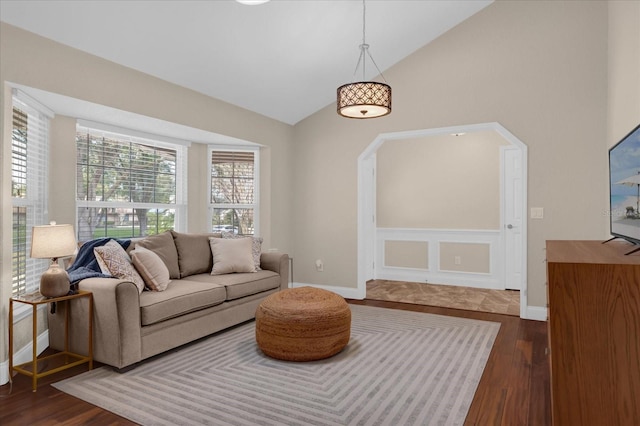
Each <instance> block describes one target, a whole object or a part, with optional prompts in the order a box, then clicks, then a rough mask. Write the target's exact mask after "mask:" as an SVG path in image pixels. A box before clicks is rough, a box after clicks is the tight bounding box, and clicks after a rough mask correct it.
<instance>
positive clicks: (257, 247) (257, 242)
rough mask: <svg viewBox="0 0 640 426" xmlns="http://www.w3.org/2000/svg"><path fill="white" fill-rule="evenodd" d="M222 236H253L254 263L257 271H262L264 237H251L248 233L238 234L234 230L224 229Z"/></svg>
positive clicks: (252, 252)
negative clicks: (261, 257)
mask: <svg viewBox="0 0 640 426" xmlns="http://www.w3.org/2000/svg"><path fill="white" fill-rule="evenodd" d="M222 238H226V239H234V238H251V240H252V241H251V242H252V246H251V254H252V256H253V263H254V265H255V267H256V272H257V271H262V268H260V254H262V237H250V236H246V235H236V234H234V233H233V232H228V231H223V232H222Z"/></svg>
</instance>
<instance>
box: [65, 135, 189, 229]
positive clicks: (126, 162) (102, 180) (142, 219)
mask: <svg viewBox="0 0 640 426" xmlns="http://www.w3.org/2000/svg"><path fill="white" fill-rule="evenodd" d="M76 144H77V168H76V172H77V204H78V234H79V235H78V239H79V240H81V241H86V240H89V239H92V238H96V237H103V236H108V237H114V238H119V237H142V236H147V235H153V234H157V233H160V232H164V231H166V230H169V229H173V228H174V225H175V216H176V203H177V199H178V198H179V193H178V192H179V191H178V185H177V168H178V164H179V161H178V156H179V155H178V150H177V149H172V148H167V147H162V146H157V145H155V144H154V143H153V141H145V140H134V139H133V138H129V137H127V136H123V135H116V134H108V133H105V132H99V131H95V130H92V129H86V128H80V129H79V131H78V133H77V135H76Z"/></svg>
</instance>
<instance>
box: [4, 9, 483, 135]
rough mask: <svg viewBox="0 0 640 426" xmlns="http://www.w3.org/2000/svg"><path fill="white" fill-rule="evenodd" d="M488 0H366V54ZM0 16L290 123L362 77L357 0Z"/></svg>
mask: <svg viewBox="0 0 640 426" xmlns="http://www.w3.org/2000/svg"><path fill="white" fill-rule="evenodd" d="M491 1H492V0H471V1H455V0H445V1H435V0H422V1H421V0H408V1H404V0H372V1H367V2H366V41H367V43H368V44H369V45H370V46H371V47H370V52H371V54H372V55H373V58H374V59H375V61H376V63H377V65H378V67H379V68H380V69H381V70H382V72H383V73H384V71H385V70H386V69H388V68H389V67H391V66H393V65H394V64H396V63H397V62H399V61H401V60H402V59H403V58H405V57H407V56H408V55H410V54H411V53H413V52H414V51H416V50H417V49H419V48H421V47H423V46H424V45H426V44H428V43H429V42H431V41H432V40H434V39H435V38H437V37H438V36H439V35H441V34H443V33H444V32H446V31H448V30H449V29H451V28H453V27H454V26H456V25H458V24H459V23H460V22H462V21H464V20H465V19H467V18H469V17H470V16H472V15H473V14H475V13H476V12H478V11H479V10H481V9H483V8H484V7H486V6H487V5H489V4H490V3H491ZM0 20H2V21H4V22H6V23H9V24H11V25H14V26H17V27H20V28H23V29H25V30H28V31H31V32H34V33H36V34H39V35H41V36H44V37H47V38H50V39H52V40H55V41H57V42H60V43H62V44H65V45H68V46H71V47H74V48H77V49H80V50H82V51H85V52H88V53H91V54H93V55H96V56H99V57H102V58H105V59H108V60H110V61H113V62H116V63H118V64H121V65H124V66H127V67H130V68H133V69H136V70H138V71H142V72H144V73H147V74H150V75H153V76H155V77H159V78H161V79H163V80H167V81H170V82H172V83H175V84H178V85H180V86H183V87H187V88H189V89H192V90H195V91H197V92H200V93H203V94H206V95H208V96H212V97H214V98H217V99H220V100H223V101H226V102H229V103H231V104H234V105H237V106H240V107H242V108H246V109H248V110H251V111H254V112H257V113H260V114H262V115H265V116H267V117H271V118H274V119H276V120H279V121H282V122H284V123H288V124H295V123H297V122H298V121H300V120H302V119H304V118H305V117H307V116H309V115H311V114H313V113H314V112H316V111H318V110H319V109H321V108H324V107H325V106H327V105H329V104H331V103H333V102H335V94H336V88H337V87H338V86H340V85H341V84H345V83H349V82H351V81H353V80H354V78H355V79H356V80H360V79H362V75H358V76H355V77H354V70H355V67H356V62H357V59H358V55H359V45H360V44H361V43H362V30H363V28H362V24H363V3H362V2H361V1H357V0H354V1H351V0H330V1H321V0H298V1H294V0H289V1H287V0H272V1H270V2H268V3H265V4H262V5H258V6H247V5H242V4H239V3H237V2H236V1H234V0H209V1H203V0H199V1H189V0H185V1H171V0H161V1H152V0H143V1H136V0H133V1H107V0H103V1H58V0H51V1H30V0H24V1H14V0H2V1H1V2H0ZM366 71H367V72H366V78H367V79H369V78H373V77H375V75H376V74H377V72H376V71H375V68H374V67H373V66H371V64H370V63H369V64H368V66H367V69H366ZM389 83H390V84H391V85H392V86H393V81H389Z"/></svg>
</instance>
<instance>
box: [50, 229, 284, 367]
mask: <svg viewBox="0 0 640 426" xmlns="http://www.w3.org/2000/svg"><path fill="white" fill-rule="evenodd" d="M212 235H214V234H183V233H177V232H173V231H171V232H166V233H163V234H159V235H155V236H152V237H147V238H144V239H142V240H139V241H134V242H132V243H131V246H130V247H129V248H128V249H127V252H129V253H131V252H132V250H133V249H135V247H137V246H141V247H145V248H147V249H149V250H151V251H153V252H154V253H156V254H157V255H158V256H159V257H160V258H161V259H162V261H163V262H164V263H165V264H166V266H167V269H168V270H169V274H170V278H171V281H170V282H169V284H168V286H167V288H166V290H164V291H142V292H141V293H140V291H139V289H138V287H137V286H136V285H135V284H134V283H133V282H131V280H125V279H116V278H87V279H84V280H82V281H80V283H79V289H80V290H87V291H91V292H92V293H93V301H94V316H93V318H94V321H93V355H94V359H95V360H96V361H99V362H101V363H104V364H108V365H111V366H113V367H116V368H117V369H124V368H125V367H130V366H133V365H134V364H135V363H137V362H139V361H142V360H144V359H146V358H149V357H152V356H154V355H157V354H160V353H162V352H165V351H167V350H170V349H173V348H176V347H178V346H180V345H183V344H185V343H188V342H191V341H193V340H196V339H199V338H201V337H204V336H207V335H209V334H211V333H215V332H217V331H220V330H223V329H225V328H228V327H231V326H233V325H236V324H239V323H242V322H244V321H247V320H250V319H253V318H254V317H255V312H256V308H257V306H258V305H259V304H260V302H261V301H262V300H264V299H265V298H266V297H267V296H269V295H271V294H273V293H276V292H278V291H280V290H281V289H285V288H287V286H288V279H289V278H288V277H289V257H288V255H287V254H282V253H261V254H260V253H258V254H256V258H255V259H256V261H258V259H259V263H260V268H261V270H259V271H256V272H247V273H229V274H224V275H211V274H210V271H211V269H212V266H213V256H212V252H211V247H210V243H209V237H210V236H212ZM258 256H259V257H258ZM66 309H67V307H66V306H65V304H64V303H60V304H59V306H58V307H57V309H56V312H55V313H53V314H52V313H49V316H48V319H49V339H50V346H51V347H53V348H54V349H58V350H62V349H63V347H64V318H65V314H66ZM87 314H88V301H87V300H86V299H85V298H80V299H77V300H74V301H72V305H71V310H70V315H71V317H70V329H69V333H70V349H71V350H72V351H74V352H78V353H83V354H84V353H86V352H87V345H86V342H87V340H86V339H87V331H88V324H87V322H88V321H87V319H86V318H87V316H88V315H87Z"/></svg>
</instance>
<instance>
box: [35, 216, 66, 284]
mask: <svg viewBox="0 0 640 426" xmlns="http://www.w3.org/2000/svg"><path fill="white" fill-rule="evenodd" d="M76 245H77V243H76V235H75V232H74V231H73V226H71V225H56V223H55V222H51V224H50V225H42V226H34V227H33V232H32V234H31V257H33V258H36V259H51V265H50V266H49V269H47V270H46V271H45V272H44V273H43V274H42V276H41V277H40V294H42V295H43V296H45V297H58V296H64V295H66V294H68V293H69V288H70V284H69V274H67V271H65V270H64V269H62V268H60V265H58V258H59V257H65V256H71V255H73V254H74V253H75V251H76Z"/></svg>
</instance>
